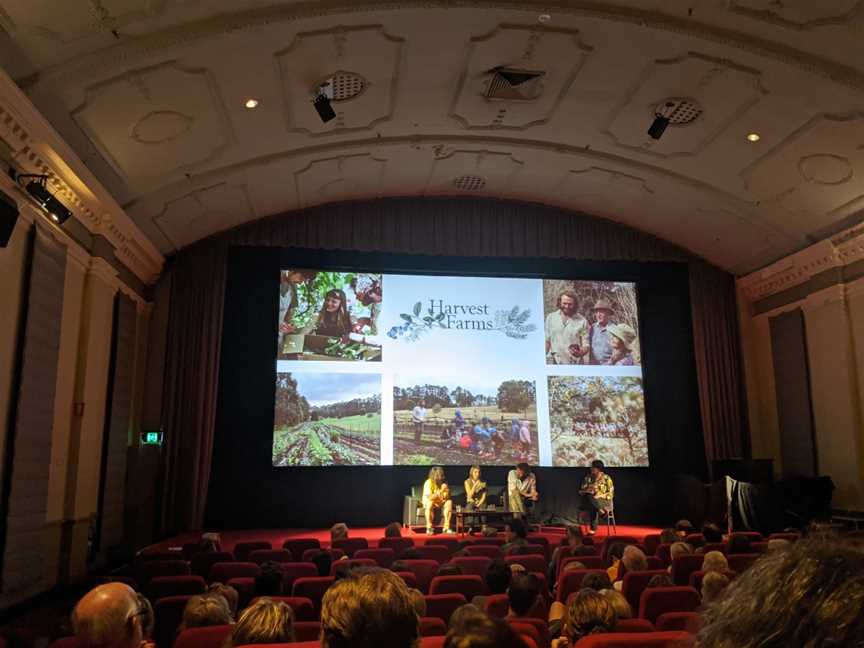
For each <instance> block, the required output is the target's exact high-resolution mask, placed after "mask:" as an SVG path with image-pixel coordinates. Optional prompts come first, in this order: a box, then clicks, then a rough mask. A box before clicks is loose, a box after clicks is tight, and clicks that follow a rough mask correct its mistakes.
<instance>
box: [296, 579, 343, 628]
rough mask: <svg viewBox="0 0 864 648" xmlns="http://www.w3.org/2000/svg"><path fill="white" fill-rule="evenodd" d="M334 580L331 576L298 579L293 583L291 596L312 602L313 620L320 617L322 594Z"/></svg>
mask: <svg viewBox="0 0 864 648" xmlns="http://www.w3.org/2000/svg"><path fill="white" fill-rule="evenodd" d="M334 580H335V579H334V578H333V577H332V576H311V577H309V578H298V579H297V580H295V581H294V586H293V587H292V588H291V596H294V597H300V598H307V599H309V600H310V601H312V605H313V606H315V618H316V619H317V618H319V616H320V615H321V599H323V598H324V592H326V591H327V588H328V587H330V586H331V585H332V584H333V581H334Z"/></svg>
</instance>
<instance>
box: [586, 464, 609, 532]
mask: <svg viewBox="0 0 864 648" xmlns="http://www.w3.org/2000/svg"><path fill="white" fill-rule="evenodd" d="M603 468H605V466H604V465H603V462H602V461H600V460H599V459H595V460H594V461H592V462H591V472H590V473H589V474H587V475H586V476H585V479H583V480H582V488H580V489H579V493H580V494H581V495H582V503H581V504H580V505H579V509H580V510H581V511H585V512H586V513H588V516H589V518H590V520H591V530H590V531H588V535H594V534H596V533H597V521H598V519H599V518H600V516H601V515H606V513H607V512H608V511H609V509H610V508H611V507H612V500H613V498H614V497H615V485H614V484H613V483H612V478H611V477H610V476H609V475H607V474H606V473H604V472H603Z"/></svg>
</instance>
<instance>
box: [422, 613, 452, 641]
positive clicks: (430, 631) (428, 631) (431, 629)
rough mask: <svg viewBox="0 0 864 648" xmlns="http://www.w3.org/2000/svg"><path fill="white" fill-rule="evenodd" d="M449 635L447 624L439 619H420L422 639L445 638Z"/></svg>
mask: <svg viewBox="0 0 864 648" xmlns="http://www.w3.org/2000/svg"><path fill="white" fill-rule="evenodd" d="M446 634H447V624H446V623H444V620H443V619H439V618H438V617H420V636H421V637H443V636H444V635H446Z"/></svg>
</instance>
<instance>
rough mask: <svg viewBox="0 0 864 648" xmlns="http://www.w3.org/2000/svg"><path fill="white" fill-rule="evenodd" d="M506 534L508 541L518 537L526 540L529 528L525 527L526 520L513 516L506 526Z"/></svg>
mask: <svg viewBox="0 0 864 648" xmlns="http://www.w3.org/2000/svg"><path fill="white" fill-rule="evenodd" d="M504 535H505V536H506V538H507V542H513V541H514V540H516V539H517V538H518V539H522V540H524V539H525V538H526V537H528V529H526V528H525V522H523V521H522V519H521V518H513V519H512V520H510V521H509V522H508V523H507V526H505V527H504Z"/></svg>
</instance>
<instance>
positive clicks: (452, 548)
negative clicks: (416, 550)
mask: <svg viewBox="0 0 864 648" xmlns="http://www.w3.org/2000/svg"><path fill="white" fill-rule="evenodd" d="M426 545H427V546H428V545H442V546H444V547H447V550H448V551H449V552H450V555H451V556H452V555H453V554H454V553H456V551H457V550H458V549H459V541H458V540H457V539H456V538H429V539H428V540H427V541H426Z"/></svg>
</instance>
